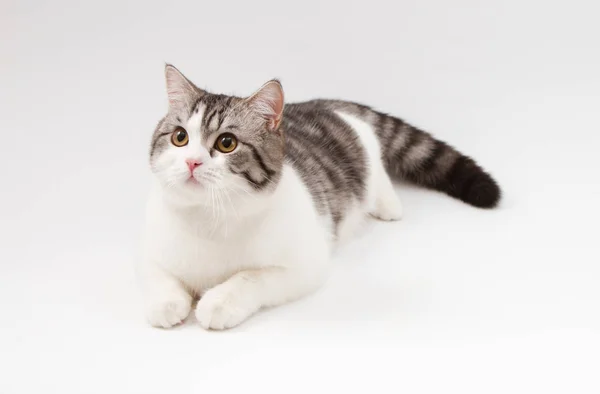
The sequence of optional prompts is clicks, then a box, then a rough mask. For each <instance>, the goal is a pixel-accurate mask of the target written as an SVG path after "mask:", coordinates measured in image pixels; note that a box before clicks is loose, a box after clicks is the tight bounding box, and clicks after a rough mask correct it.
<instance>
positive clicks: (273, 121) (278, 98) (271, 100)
mask: <svg viewBox="0 0 600 394" xmlns="http://www.w3.org/2000/svg"><path fill="white" fill-rule="evenodd" d="M246 100H247V101H248V103H249V104H250V107H251V108H252V109H253V110H254V111H256V112H257V113H258V114H259V115H260V116H262V117H263V118H264V119H265V120H266V121H267V127H268V128H269V130H270V131H274V130H277V128H278V127H279V125H280V124H281V119H283V106H284V98H283V87H282V86H281V83H280V82H279V81H278V80H276V79H273V80H271V81H269V82H267V83H265V84H264V85H263V86H262V87H261V88H260V89H259V90H257V91H256V92H255V93H254V94H253V95H252V96H250V97H249V98H247V99H246Z"/></svg>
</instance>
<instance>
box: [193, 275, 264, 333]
mask: <svg viewBox="0 0 600 394" xmlns="http://www.w3.org/2000/svg"><path fill="white" fill-rule="evenodd" d="M257 309H258V308H257V307H256V304H255V302H254V300H253V299H252V297H250V296H249V295H248V294H245V296H242V294H240V292H239V291H237V289H236V288H235V287H232V286H228V284H221V285H219V286H217V287H215V288H213V289H211V290H209V291H207V292H206V293H205V294H204V295H203V296H202V298H200V301H198V305H197V306H196V320H198V323H200V325H201V326H202V327H204V328H205V329H207V330H208V329H212V330H223V329H226V328H231V327H235V326H237V325H238V324H240V323H241V322H243V321H244V320H246V319H247V318H248V317H249V316H250V315H252V314H253V313H254V312H256V310H257Z"/></svg>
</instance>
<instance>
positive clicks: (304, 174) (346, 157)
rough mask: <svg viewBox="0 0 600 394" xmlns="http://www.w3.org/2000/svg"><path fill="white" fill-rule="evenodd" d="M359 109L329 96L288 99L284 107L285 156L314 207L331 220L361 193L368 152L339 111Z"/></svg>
mask: <svg viewBox="0 0 600 394" xmlns="http://www.w3.org/2000/svg"><path fill="white" fill-rule="evenodd" d="M359 110H360V107H356V106H355V104H353V103H346V102H342V101H334V100H311V101H306V102H302V103H294V104H288V105H286V107H285V110H284V117H283V123H282V128H283V132H284V135H285V149H286V160H287V162H288V163H289V164H290V165H292V166H293V167H294V168H295V169H296V171H298V173H299V175H300V177H301V178H302V180H303V181H304V183H305V184H306V186H307V187H308V189H309V191H310V192H311V194H312V195H313V199H314V201H315V203H316V205H317V209H318V210H319V213H321V214H329V215H331V217H332V219H333V221H334V223H337V222H339V221H340V220H342V219H343V217H344V214H345V212H346V211H347V209H348V208H349V207H350V206H351V205H352V203H353V202H354V201H357V200H358V201H361V200H363V199H364V197H365V189H366V182H367V177H368V160H369V159H368V155H367V152H366V150H365V146H364V143H363V141H362V140H361V135H360V134H359V133H357V131H356V130H354V129H353V128H352V127H351V126H350V125H349V124H348V123H347V121H346V120H345V119H344V118H343V117H342V116H340V112H341V113H345V114H357V111H359Z"/></svg>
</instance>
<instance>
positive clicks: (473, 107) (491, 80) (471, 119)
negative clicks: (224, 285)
mask: <svg viewBox="0 0 600 394" xmlns="http://www.w3.org/2000/svg"><path fill="white" fill-rule="evenodd" d="M91 3H92V2H81V1H73V2H65V1H62V2H52V3H51V2H42V1H38V2H32V1H19V2H18V4H17V1H16V0H15V1H12V2H11V1H8V2H7V1H3V2H2V5H1V7H2V10H1V11H0V29H1V30H2V31H1V48H0V50H1V54H2V57H1V67H2V69H1V70H0V71H1V72H0V82H1V84H0V86H1V93H0V94H1V96H0V97H1V102H0V111H1V117H0V125H1V126H0V127H1V128H2V137H3V138H2V142H1V143H0V160H1V163H0V173H1V178H0V179H1V185H2V186H1V197H0V198H1V200H0V209H1V211H0V214H1V223H2V224H1V227H0V231H1V233H0V240H1V242H2V245H1V251H0V253H1V256H0V258H1V260H0V302H1V309H0V364H2V365H0V367H1V368H0V392H1V393H4V394H12V393H41V392H45V393H46V392H60V393H71V392H73V393H181V392H185V393H209V392H215V393H221V392H234V390H235V391H237V392H241V390H245V391H247V390H249V389H257V390H261V392H274V393H289V392H302V393H306V392H310V393H314V392H316V393H319V392H332V393H333V392H336V393H337V392H348V390H350V389H357V390H360V392H369V393H371V392H377V393H378V392H389V393H401V392H403V393H449V392H460V393H467V392H468V393H496V392H498V393H509V392H510V393H541V392H544V393H548V392H557V393H598V392H599V390H600V382H599V380H600V376H599V371H600V361H599V354H600V286H599V283H600V258H599V257H600V256H599V254H600V253H599V246H598V243H599V240H600V237H599V234H598V220H599V219H600V217H599V214H598V213H599V212H598V208H597V204H598V203H599V201H600V200H599V197H600V186H599V183H600V176H599V175H598V172H599V171H600V162H599V159H598V156H599V152H600V150H599V149H600V145H599V143H600V138H599V137H598V134H599V133H600V120H599V116H600V113H599V112H600V111H599V109H600V94H599V92H600V77H599V74H600V42H599V41H600V27H599V26H600V25H599V24H598V22H597V16H598V14H599V12H600V9H599V7H598V6H597V2H595V1H588V2H584V1H568V2H567V1H565V2H562V1H541V0H539V1H536V0H526V1H525V0H521V1H516V0H510V1H499V0H497V1H487V2H484V1H475V0H455V1H443V0H437V1H436V0H427V1H423V0H420V1H417V0H398V1H378V0H371V1H367V2H365V1H361V2H354V1H341V0H340V1H336V2H333V1H332V2H327V3H325V2H322V1H305V0H304V1H295V2H293V3H292V2H283V1H270V2H269V1H247V2H241V1H240V2H238V3H226V2H220V1H216V0H213V1H210V2H204V1H199V0H198V1H189V2H187V4H184V3H178V2H175V1H168V2H167V1H165V2H162V3H163V4H160V5H158V4H153V3H150V2H141V1H140V2H139V3H138V4H133V3H131V2H123V1H102V2H100V1H98V2H94V3H95V4H94V5H92V4H91ZM165 62H169V63H173V64H175V65H176V66H177V67H178V68H180V69H181V70H182V71H183V72H184V73H186V75H187V76H188V77H190V78H191V79H192V80H193V81H194V82H196V83H197V84H198V85H199V86H201V87H204V88H208V89H210V90H212V91H214V92H223V93H235V94H239V95H246V94H250V93H251V92H252V91H254V90H255V89H256V88H258V87H259V86H260V85H262V83H263V82H265V81H266V80H268V79H270V78H273V77H278V78H280V79H281V81H282V83H283V85H284V89H285V91H286V98H287V99H288V101H299V100H304V99H309V98H313V97H328V98H344V99H350V100H355V101H360V102H364V103H366V104H370V105H373V106H375V107H376V108H378V109H380V110H384V111H388V112H391V113H393V114H395V115H398V116H400V117H403V118H404V119H405V120H407V121H409V122H411V123H413V124H415V125H418V126H420V127H422V128H425V129H427V130H429V131H431V132H433V133H434V134H435V135H437V136H438V137H439V138H441V139H443V140H445V141H447V142H449V143H451V144H453V145H455V146H457V147H458V148H459V149H460V150H461V151H463V152H465V153H467V154H469V155H472V156H473V157H474V158H476V159H477V160H478V161H479V162H480V163H481V164H482V165H483V166H484V167H485V168H486V169H487V170H489V171H490V172H491V173H492V174H493V175H494V176H495V177H496V178H497V179H498V181H499V182H500V184H501V186H502V188H503V190H504V193H505V194H504V199H503V201H502V204H501V206H500V207H499V208H498V209H496V210H494V211H482V210H478V209H475V208H472V207H470V206H467V205H465V204H463V203H461V202H459V201H456V200H452V199H451V198H449V197H447V196H445V195H442V194H439V193H434V192H431V191H427V190H422V189H418V188H414V187H411V186H400V187H399V188H398V193H399V195H400V196H401V198H402V200H403V202H404V206H405V212H406V215H405V219H404V220H403V221H402V222H399V223H392V224H386V223H379V222H372V223H370V224H369V226H368V228H366V229H365V231H364V233H362V234H360V235H359V236H357V238H356V240H355V241H354V242H353V243H351V244H349V245H347V246H345V247H344V248H342V249H341V250H340V251H339V253H338V254H337V255H336V269H335V272H334V275H333V276H332V278H331V279H330V281H329V283H328V284H327V286H326V287H325V288H324V289H323V290H322V291H320V292H319V293H317V294H315V295H314V296H313V297H309V298H307V299H305V300H303V301H300V302H297V303H295V304H292V305H288V306H285V307H281V308H278V309H274V310H270V311H268V312H265V313H261V314H260V315H258V316H256V317H255V318H252V319H251V320H249V321H248V322H247V323H245V324H243V325H242V326H240V327H239V328H237V329H234V330H230V331H226V332H207V331H204V330H203V329H201V328H200V327H199V326H198V325H196V324H195V322H194V321H193V319H190V321H189V322H188V323H187V324H186V325H184V326H183V327H180V328H177V329H174V330H158V329H153V328H150V327H148V326H147V325H146V323H145V321H144V318H143V315H142V313H141V312H142V310H141V307H140V298H139V294H138V290H137V288H136V285H135V281H134V276H133V269H132V263H133V260H134V258H135V256H136V253H137V249H136V248H137V242H138V239H139V230H140V228H141V226H142V221H143V208H144V205H143V204H144V199H145V197H146V193H147V190H148V187H149V180H150V173H149V170H148V164H147V151H148V146H149V141H150V136H151V133H152V131H153V128H154V126H155V124H156V122H157V121H158V120H159V118H160V117H161V116H162V115H163V113H164V111H165V110H166V96H165V86H164V80H163V67H164V63H165ZM320 379H321V380H320Z"/></svg>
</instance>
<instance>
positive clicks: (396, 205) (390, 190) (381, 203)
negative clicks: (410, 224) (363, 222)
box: [371, 164, 402, 221]
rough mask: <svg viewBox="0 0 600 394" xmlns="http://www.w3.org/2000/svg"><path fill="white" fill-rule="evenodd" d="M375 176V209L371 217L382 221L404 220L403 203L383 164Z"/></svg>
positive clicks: (377, 169)
mask: <svg viewBox="0 0 600 394" xmlns="http://www.w3.org/2000/svg"><path fill="white" fill-rule="evenodd" d="M377 167H379V168H376V175H375V176H374V179H373V181H374V185H373V186H374V187H375V190H376V191H375V209H374V210H373V212H371V215H373V216H375V217H376V218H378V219H381V220H387V221H390V220H400V219H402V203H401V202H400V197H398V195H397V194H396V190H394V185H393V184H392V181H391V179H390V177H389V176H388V174H387V172H386V171H385V168H384V167H383V164H379V165H378V166H377Z"/></svg>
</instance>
